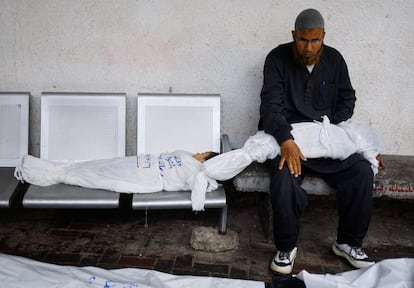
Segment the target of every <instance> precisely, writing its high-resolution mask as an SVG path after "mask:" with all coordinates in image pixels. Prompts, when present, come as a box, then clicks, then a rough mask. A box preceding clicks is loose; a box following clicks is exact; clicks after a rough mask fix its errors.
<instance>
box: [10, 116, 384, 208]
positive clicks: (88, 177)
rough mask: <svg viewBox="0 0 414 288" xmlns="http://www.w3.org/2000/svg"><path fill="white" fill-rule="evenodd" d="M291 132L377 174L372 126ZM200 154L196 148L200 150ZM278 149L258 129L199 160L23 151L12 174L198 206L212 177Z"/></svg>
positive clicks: (325, 153)
mask: <svg viewBox="0 0 414 288" xmlns="http://www.w3.org/2000/svg"><path fill="white" fill-rule="evenodd" d="M292 127H293V130H292V135H293V136H294V138H295V142H296V144H297V145H298V146H299V148H300V149H301V151H302V153H303V155H304V156H305V157H307V158H321V157H325V158H333V159H345V158H347V157H349V156H350V155H352V154H353V153H361V154H363V155H364V157H365V158H366V159H368V160H369V161H370V162H371V164H372V169H373V172H374V174H376V173H377V172H378V164H379V163H378V161H377V159H376V156H377V155H378V154H379V145H378V140H377V138H376V135H375V133H374V132H373V130H372V129H371V128H370V127H368V126H366V125H365V124H364V123H362V122H360V121H357V120H354V119H349V120H347V121H345V122H342V123H340V124H338V125H333V124H331V123H330V122H329V119H328V117H326V116H324V117H323V121H322V122H316V121H315V122H304V123H295V124H292ZM200 152H202V151H200ZM279 153H280V147H279V145H278V144H277V142H276V140H275V139H274V137H273V136H271V135H269V134H266V133H264V132H263V131H259V132H257V133H256V135H254V136H251V137H249V139H248V140H247V141H246V143H245V144H244V145H243V147H242V148H240V149H236V150H233V151H230V152H227V153H223V154H221V155H218V156H216V157H214V158H212V159H209V160H207V161H205V162H204V163H203V164H202V163H200V162H199V161H197V160H196V159H194V158H193V157H192V155H191V154H190V153H188V152H185V151H175V152H173V153H162V154H161V155H159V156H158V157H156V156H154V155H150V154H142V155H138V156H132V157H124V158H114V159H105V160H94V161H87V162H79V163H56V162H50V161H45V160H40V159H38V158H35V157H32V156H29V155H26V156H25V157H23V159H22V163H21V165H20V166H19V167H17V168H16V171H15V176H16V178H17V179H18V180H23V181H26V182H28V183H31V184H35V185H39V186H47V185H52V184H56V183H66V184H71V185H78V186H82V187H86V188H95V189H106V190H111V191H116V192H124V193H148V192H158V191H162V190H165V191H177V190H191V191H192V193H191V200H192V208H193V210H195V211H199V210H203V209H204V203H205V193H206V192H210V191H212V190H214V189H217V187H218V184H217V182H216V180H228V179H231V178H232V177H234V176H236V175H237V174H238V173H240V172H241V171H242V170H243V169H245V168H246V167H247V166H248V165H250V164H251V163H252V162H254V161H256V162H260V163H263V162H264V161H266V160H267V159H273V158H275V157H276V156H277V155H278V154H279Z"/></svg>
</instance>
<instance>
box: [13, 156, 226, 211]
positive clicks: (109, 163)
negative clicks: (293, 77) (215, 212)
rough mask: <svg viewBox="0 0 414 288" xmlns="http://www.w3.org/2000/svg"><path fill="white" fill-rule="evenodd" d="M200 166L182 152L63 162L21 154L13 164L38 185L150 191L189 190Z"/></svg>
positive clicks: (211, 185)
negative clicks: (21, 156)
mask: <svg viewBox="0 0 414 288" xmlns="http://www.w3.org/2000/svg"><path fill="white" fill-rule="evenodd" d="M201 169H202V163H200V162H199V161H198V160H196V159H195V158H194V157H192V155H191V153H189V152H186V151H175V152H173V153H162V154H160V155H159V156H158V157H157V156H154V155H150V154H142V155H138V156H131V157H120V158H113V159H102V160H93V161H85V162H65V163H60V162H52V161H47V160H41V159H39V158H36V157H33V156H30V155H25V156H24V157H23V158H22V162H21V164H20V165H19V166H18V167H16V170H15V177H16V178H17V179H18V180H21V181H25V182H28V183H30V184H34V185H38V186H49V185H53V184H58V183H64V184H70V185H77V186H82V187H85V188H93V189H105V190H109V191H115V192H123V193H151V192H159V191H163V190H164V191H181V190H193V189H194V185H195V181H194V179H195V177H196V175H197V172H199V171H201ZM200 183H201V184H200ZM197 185H198V186H200V185H203V188H202V189H203V190H204V193H205V192H210V191H212V190H214V189H217V187H218V184H217V182H216V181H215V180H212V179H207V178H206V179H204V181H198V182H197ZM200 206H202V207H204V203H201V204H197V203H196V206H195V207H200ZM194 210H200V209H196V208H195V209H194Z"/></svg>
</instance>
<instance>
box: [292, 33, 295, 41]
mask: <svg viewBox="0 0 414 288" xmlns="http://www.w3.org/2000/svg"><path fill="white" fill-rule="evenodd" d="M292 39H293V41H295V30H292Z"/></svg>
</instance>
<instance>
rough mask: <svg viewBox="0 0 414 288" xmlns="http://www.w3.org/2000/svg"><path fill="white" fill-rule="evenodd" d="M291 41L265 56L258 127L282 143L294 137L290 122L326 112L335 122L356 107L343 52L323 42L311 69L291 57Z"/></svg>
mask: <svg viewBox="0 0 414 288" xmlns="http://www.w3.org/2000/svg"><path fill="white" fill-rule="evenodd" d="M292 49H293V42H291V43H287V44H283V45H280V46H278V47H276V48H275V49H273V50H272V51H271V52H270V53H269V55H267V57H266V61H265V65H264V71H263V74H264V79H263V88H262V91H261V94H260V97H261V105H260V117H261V119H260V123H259V129H261V130H264V131H265V132H266V133H269V134H271V135H273V136H274V137H275V138H276V140H277V142H278V143H279V144H281V143H282V142H284V141H285V140H287V139H289V138H290V139H293V137H292V135H291V133H290V130H292V127H291V125H290V124H291V123H297V122H304V121H313V120H317V121H321V120H322V119H321V117H322V116H323V115H327V116H328V117H329V119H330V120H331V122H332V123H334V124H337V123H339V122H341V121H344V120H347V119H349V118H350V117H351V116H352V114H353V111H354V107H355V101H356V97H355V90H354V89H353V88H352V85H351V81H350V79H349V74H348V68H347V65H346V63H345V60H344V59H343V57H342V55H341V54H340V53H339V52H338V51H337V50H335V49H334V48H332V47H329V46H326V45H324V46H323V51H322V55H321V58H320V62H319V63H318V64H317V65H315V67H314V68H313V71H312V73H309V71H308V70H307V68H306V67H305V66H303V67H299V66H298V65H297V64H295V62H294V60H293V50H292Z"/></svg>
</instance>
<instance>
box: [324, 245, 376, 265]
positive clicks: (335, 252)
mask: <svg viewBox="0 0 414 288" xmlns="http://www.w3.org/2000/svg"><path fill="white" fill-rule="evenodd" d="M332 251H333V253H334V254H335V255H336V256H339V257H342V258H345V259H346V260H347V261H348V263H349V264H351V266H352V267H355V268H357V269H361V268H365V267H368V266H371V265H372V264H371V265H365V266H363V265H358V264H357V263H355V262H354V260H353V259H352V258H351V257H349V255H348V254H346V253H345V252H344V251H342V250H340V249H338V248H337V247H336V245H335V243H334V244H333V245H332Z"/></svg>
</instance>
